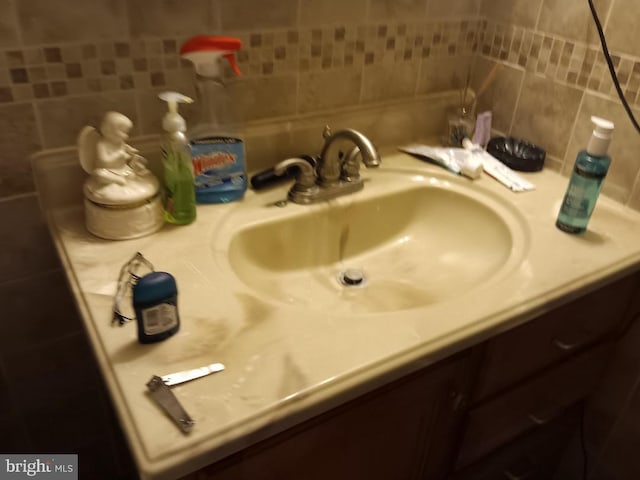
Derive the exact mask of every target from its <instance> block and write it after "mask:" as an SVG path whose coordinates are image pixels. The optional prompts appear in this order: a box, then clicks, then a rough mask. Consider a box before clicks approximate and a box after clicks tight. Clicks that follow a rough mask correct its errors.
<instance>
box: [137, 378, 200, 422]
mask: <svg viewBox="0 0 640 480" xmlns="http://www.w3.org/2000/svg"><path fill="white" fill-rule="evenodd" d="M147 388H148V389H149V392H150V396H151V398H153V399H154V400H155V401H156V402H157V403H158V405H160V407H161V408H162V409H163V410H164V411H165V412H166V413H167V414H168V415H169V416H170V417H171V419H172V420H173V421H174V422H176V424H177V425H178V428H180V430H181V431H182V433H189V432H191V429H192V428H193V425H194V424H195V422H194V421H193V420H192V419H191V417H190V416H189V414H188V413H187V412H186V411H185V409H184V408H183V407H182V405H181V404H180V402H179V401H178V399H177V398H176V396H175V395H174V394H173V392H171V390H170V389H169V387H167V386H166V385H165V384H164V382H163V381H162V378H160V377H158V376H157V375H154V376H153V377H151V380H149V382H148V383H147Z"/></svg>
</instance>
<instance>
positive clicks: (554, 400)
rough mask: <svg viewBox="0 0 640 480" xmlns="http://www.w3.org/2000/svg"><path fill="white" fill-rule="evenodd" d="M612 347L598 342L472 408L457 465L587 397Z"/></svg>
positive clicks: (466, 462)
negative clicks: (527, 380)
mask: <svg viewBox="0 0 640 480" xmlns="http://www.w3.org/2000/svg"><path fill="white" fill-rule="evenodd" d="M611 347H612V345H610V344H603V345H598V346H597V347H594V348H592V349H590V350H587V351H586V352H584V353H582V354H580V355H576V356H575V357H572V358H571V359H570V360H568V361H566V362H564V363H562V364H561V365H559V366H557V367H555V368H554V369H552V370H549V371H547V372H545V373H544V374H542V375H540V376H537V377H535V378H533V379H532V380H531V381H529V382H527V383H524V384H522V385H520V386H518V387H517V388H514V389H513V390H510V391H508V392H506V393H504V394H502V395H500V396H498V397H496V398H494V399H492V400H490V401H488V402H487V403H484V404H482V405H480V406H478V407H476V408H474V409H473V410H471V411H470V412H469V414H468V420H467V428H466V431H465V435H464V440H463V442H462V446H461V448H460V452H459V455H458V461H457V467H458V468H461V467H466V466H467V465H469V464H471V463H473V462H475V461H477V460H478V459H480V458H481V457H483V456H484V455H486V454H487V453H489V452H491V451H493V450H494V449H496V448H497V447H500V446H502V445H504V444H506V443H507V442H510V441H512V440H514V439H515V438H516V437H517V436H518V435H520V434H522V433H524V432H525V431H527V430H531V429H533V428H537V427H540V426H542V425H544V424H545V423H547V422H548V421H550V420H551V419H553V418H554V417H556V416H558V415H559V414H561V413H562V412H563V410H565V409H566V408H567V407H569V406H571V405H572V404H574V403H576V402H578V401H579V400H581V399H582V398H584V397H585V396H586V395H587V394H588V393H589V392H591V390H593V388H594V387H595V385H596V384H597V382H598V380H599V378H600V376H601V374H602V372H603V371H604V368H605V366H606V362H607V359H608V357H609V353H610V351H611Z"/></svg>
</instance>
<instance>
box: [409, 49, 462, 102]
mask: <svg viewBox="0 0 640 480" xmlns="http://www.w3.org/2000/svg"><path fill="white" fill-rule="evenodd" d="M472 62H473V57H471V56H453V57H441V58H425V59H423V60H422V67H421V69H420V78H419V79H418V88H417V90H418V93H433V92H441V91H444V90H453V89H462V88H464V86H465V83H466V80H467V76H468V75H469V72H470V70H471V64H472Z"/></svg>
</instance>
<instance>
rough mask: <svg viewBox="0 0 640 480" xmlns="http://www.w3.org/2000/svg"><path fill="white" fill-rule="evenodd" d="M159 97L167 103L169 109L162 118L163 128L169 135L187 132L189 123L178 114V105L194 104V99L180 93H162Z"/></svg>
mask: <svg viewBox="0 0 640 480" xmlns="http://www.w3.org/2000/svg"><path fill="white" fill-rule="evenodd" d="M158 97H159V98H160V100H164V101H165V102H167V105H168V108H169V111H168V112H167V113H166V114H165V115H164V117H163V118H162V128H163V129H164V130H165V131H167V132H169V133H173V132H185V131H186V130H187V122H186V121H185V120H184V118H183V117H182V116H181V115H180V114H179V113H178V104H179V103H193V99H191V98H189V97H187V96H186V95H182V94H181V93H178V92H162V93H161V94H159V95H158Z"/></svg>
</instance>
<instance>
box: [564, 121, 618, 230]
mask: <svg viewBox="0 0 640 480" xmlns="http://www.w3.org/2000/svg"><path fill="white" fill-rule="evenodd" d="M591 121H592V122H593V125H594V129H593V133H592V134H591V139H590V140H589V144H588V145H587V148H586V150H582V151H581V152H580V153H578V156H577V157H576V163H575V165H574V167H573V173H572V174H571V180H569V187H568V188H567V193H566V194H565V196H564V200H563V201H562V206H561V207H560V212H559V213H558V219H557V220H556V226H557V227H558V228H559V229H560V230H562V231H564V232H567V233H583V232H584V231H585V230H586V229H587V224H588V223H589V219H590V218H591V214H592V213H593V209H594V208H595V206H596V201H597V200H598V195H599V194H600V189H601V188H602V182H603V180H604V177H605V176H606V175H607V171H608V170H609V165H611V157H610V156H609V155H607V150H608V148H609V144H610V143H611V136H612V134H613V128H614V125H613V123H612V122H610V121H608V120H604V119H602V118H599V117H591Z"/></svg>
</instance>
